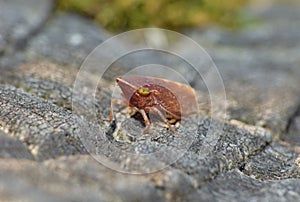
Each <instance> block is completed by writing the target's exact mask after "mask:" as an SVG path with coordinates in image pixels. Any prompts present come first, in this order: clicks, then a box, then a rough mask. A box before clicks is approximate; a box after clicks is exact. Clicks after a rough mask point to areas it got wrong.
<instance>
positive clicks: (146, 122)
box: [139, 109, 151, 133]
mask: <svg viewBox="0 0 300 202" xmlns="http://www.w3.org/2000/svg"><path fill="white" fill-rule="evenodd" d="M139 112H140V113H141V114H142V116H143V119H144V121H145V124H146V127H145V129H144V133H146V132H148V130H149V127H150V124H151V123H150V120H149V118H148V116H147V114H146V112H145V110H143V109H140V110H139Z"/></svg>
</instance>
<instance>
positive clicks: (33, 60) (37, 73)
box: [0, 0, 300, 201]
mask: <svg viewBox="0 0 300 202" xmlns="http://www.w3.org/2000/svg"><path fill="white" fill-rule="evenodd" d="M30 2H31V3H34V2H35V1H33V0H31V1H30ZM31 3H30V4H28V5H33V4H31ZM35 3H36V6H37V7H39V6H42V5H44V6H45V5H48V6H45V7H43V9H44V10H43V9H42V10H41V13H37V14H33V13H31V14H30V15H28V16H27V14H26V15H25V14H24V13H26V12H30V9H29V8H27V7H26V5H23V4H22V3H19V2H18V1H16V0H15V1H0V11H1V9H2V8H4V7H2V5H4V6H6V7H7V8H15V7H16V9H17V8H18V6H21V5H22V6H24V11H23V12H24V13H22V12H20V13H16V14H11V13H6V12H0V22H1V19H14V18H16V19H19V18H20V16H23V15H25V17H27V18H28V19H29V18H30V19H31V18H37V16H39V20H33V21H32V24H28V23H27V24H26V23H24V24H23V25H24V27H25V28H24V30H25V31H26V32H24V33H25V34H24V35H22V37H25V39H26V40H25V41H26V43H24V44H23V45H22V47H21V48H20V46H19V45H17V44H19V43H20V42H18V41H20V40H21V38H22V37H9V38H11V42H10V41H9V43H8V41H7V40H6V38H5V37H7V35H6V34H4V33H7V32H12V33H14V32H13V31H12V30H11V27H10V26H9V27H8V26H4V28H5V29H0V30H1V31H0V37H1V36H2V38H0V52H6V51H1V50H4V49H6V47H8V46H12V47H14V49H16V50H13V51H12V53H15V52H18V53H20V55H23V56H24V55H26V60H27V62H26V63H25V62H23V63H22V64H21V65H20V66H18V67H17V68H14V69H11V68H5V70H3V71H1V76H0V140H1V141H0V200H1V201H20V200H22V201H299V200H300V190H299V187H300V186H299V185H300V155H299V154H300V149H299V137H300V136H299V135H300V134H299V132H300V129H299V128H300V124H299V106H300V96H299V95H300V92H299V91H300V90H299V88H298V86H299V79H298V78H299V76H300V71H299V65H300V60H299V51H298V50H299V48H300V45H299V44H300V43H299V42H300V38H299V36H300V35H299V33H300V30H299V28H298V27H300V26H297V25H299V22H300V21H299V20H298V19H299V13H300V12H297V11H298V10H297V9H298V8H297V7H291V6H284V5H280V6H273V7H270V8H268V9H266V10H260V11H257V10H251V9H248V15H250V16H251V15H252V16H255V17H256V18H257V17H258V18H259V17H260V18H261V21H260V23H257V24H251V26H250V27H246V28H243V29H241V30H240V31H237V32H229V31H224V30H221V29H217V28H207V29H205V30H202V31H199V30H193V31H190V32H189V35H190V36H192V37H193V38H194V39H195V40H196V41H198V42H200V44H202V45H203V46H205V48H206V49H207V50H208V52H209V53H210V55H211V56H212V58H213V60H214V61H215V63H216V64H217V66H218V69H219V71H220V73H221V75H222V78H223V80H224V86H225V89H226V94H227V105H226V110H227V118H228V119H221V118H222V117H221V116H220V117H218V116H217V117H214V119H211V117H210V115H211V112H210V110H209V104H204V102H207V103H209V99H208V95H207V93H208V92H206V91H205V90H204V91H201V92H199V94H200V98H201V99H200V103H202V104H204V105H203V106H202V109H201V110H202V111H201V113H199V114H200V115H199V116H196V115H194V116H190V117H188V118H186V119H184V120H182V121H181V123H180V124H177V125H175V126H174V127H175V128H176V130H177V131H178V133H179V134H173V133H172V132H170V131H169V130H168V129H167V128H166V127H165V126H164V125H163V124H160V123H159V122H155V120H154V121H153V123H152V126H151V128H150V132H151V133H150V134H143V133H142V131H143V129H144V127H145V124H144V122H143V119H142V117H141V116H140V114H139V113H136V114H134V115H132V116H129V114H128V113H127V112H128V111H126V110H125V111H124V110H123V107H122V106H116V107H115V110H114V111H115V114H114V115H115V119H116V120H115V121H113V122H109V121H106V120H105V118H107V117H108V116H109V105H110V100H111V96H112V94H113V91H114V83H113V82H112V81H106V80H101V81H99V78H98V76H97V75H96V74H95V73H94V72H89V71H85V72H81V73H80V74H81V75H83V80H84V81H85V84H87V86H86V88H83V89H82V90H81V91H80V92H73V88H74V82H75V81H76V78H77V79H78V77H77V73H78V72H77V70H78V67H79V66H80V63H81V62H82V61H83V59H84V58H85V57H86V55H87V54H88V53H89V52H90V51H91V50H93V48H95V46H96V45H98V44H99V43H100V42H102V41H103V40H105V39H106V38H107V37H108V35H107V34H106V33H105V32H104V31H103V30H101V29H100V28H97V27H96V26H95V25H94V24H93V23H92V22H91V21H90V20H88V19H86V18H83V17H81V16H78V15H75V14H68V13H67V14H61V13H55V14H53V17H52V18H51V19H49V21H48V22H47V23H46V24H43V22H44V21H45V19H47V16H49V15H51V12H49V11H50V10H51V6H50V5H52V4H51V1H39V2H35ZM26 9H28V10H26ZM48 9H49V10H48ZM42 11H43V12H42ZM11 15H13V16H14V18H10V16H11ZM3 16H4V17H3ZM27 18H25V19H26V20H27ZM26 20H25V21H26ZM5 22H6V21H5ZM26 22H27V21H26ZM12 23H15V21H12ZM15 27H18V26H15ZM289 27H290V28H291V29H290V32H283V30H285V29H288V28H289ZM32 30H36V31H32ZM32 32H36V34H35V35H32V34H30V33H32ZM3 38H5V40H4V42H3V40H2V41H1V39H3ZM8 44H10V45H8ZM123 45H124V44H121V45H120V47H122V46H123ZM3 47H4V48H3ZM1 48H2V49H1ZM187 51H188V50H187ZM139 54H140V55H139ZM143 54H144V53H137V57H133V58H134V59H135V61H134V60H131V58H130V57H129V58H127V59H126V58H125V60H120V61H118V62H116V63H115V64H114V67H115V68H113V70H112V71H111V72H106V78H110V77H111V76H112V75H114V76H115V75H118V74H122V73H124V72H126V71H127V70H128V67H129V66H130V64H144V63H145V62H151V61H154V60H156V59H157V61H159V62H162V64H171V63H167V62H168V60H169V59H170V61H171V62H172V61H173V63H172V64H173V65H174V64H176V63H177V60H172V59H171V58H164V56H163V57H161V56H160V55H157V53H153V54H152V53H151V54H150V55H147V54H145V55H146V56H148V57H150V58H147V59H146V58H145V55H143ZM191 54H194V53H191ZM10 56H11V57H12V58H9V57H6V61H9V63H7V64H12V63H14V61H15V59H18V57H19V56H18V54H11V55H10ZM3 58H4V57H3V55H1V57H0V61H1V64H2V65H0V66H1V67H4V66H5V65H3V64H4V63H3V62H2V61H4V60H3ZM139 58H140V60H138V59H139ZM37 60H38V61H37ZM18 61H22V60H18ZM174 61H175V62H174ZM99 62H106V61H104V60H103V61H99ZM164 62H166V63H164ZM179 62H180V61H178V67H175V68H178V69H176V70H178V71H179V72H180V70H182V69H184V68H182V66H181V65H182V64H181V63H180V64H179ZM161 74H162V75H161V76H167V75H163V74H166V72H161ZM183 74H184V75H188V72H187V71H186V72H183ZM196 77H197V76H196V75H195V74H194V72H193V73H190V75H188V78H187V80H188V81H190V82H191V83H192V85H194V87H199V85H200V86H202V85H203V83H201V82H203V81H200V80H197V79H196ZM77 81H78V80H77ZM198 89H200V90H202V87H199V88H198ZM215 93H216V94H215V95H216V96H218V92H215ZM91 95H92V96H91ZM222 102H223V100H221V101H220V102H219V103H217V104H220V105H222V104H223V103H222ZM72 104H74V105H72ZM74 106H75V107H77V108H74ZM216 109H217V110H220V108H218V107H217V108H216ZM217 114H220V115H222V112H221V111H218V112H217ZM82 126H84V128H83V127H82ZM99 128H102V129H103V132H104V133H103V134H102V133H101V132H100V130H99ZM103 138H104V139H103ZM116 149H118V150H116ZM161 151H163V152H161ZM132 154H138V156H139V157H136V156H134V155H132ZM101 155H102V156H101ZM92 156H93V157H94V158H93V157H92ZM99 156H100V157H101V158H99ZM103 156H105V157H109V159H110V160H111V161H112V162H114V163H115V164H108V163H104V162H103V161H101V162H102V163H100V162H99V159H101V160H103ZM97 160H98V161H97ZM116 165H118V166H120V168H121V170H122V171H123V172H125V173H126V172H130V171H136V170H137V171H144V172H142V175H141V174H139V175H131V174H125V173H120V172H117V171H116V169H119V167H117V166H116ZM106 166H107V167H106ZM157 168H160V170H158V171H157V172H154V173H151V171H153V170H155V169H157ZM147 172H150V174H146V173H147Z"/></svg>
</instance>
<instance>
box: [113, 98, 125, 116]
mask: <svg viewBox="0 0 300 202" xmlns="http://www.w3.org/2000/svg"><path fill="white" fill-rule="evenodd" d="M115 104H118V105H123V106H127V103H126V102H125V101H123V100H119V99H113V100H112V101H111V103H110V113H109V120H110V121H112V120H113V117H114V114H113V113H114V111H113V107H114V105H115Z"/></svg>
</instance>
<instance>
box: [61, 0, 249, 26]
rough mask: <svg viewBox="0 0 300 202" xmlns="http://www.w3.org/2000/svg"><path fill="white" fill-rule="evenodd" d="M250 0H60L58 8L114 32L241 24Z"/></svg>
mask: <svg viewBox="0 0 300 202" xmlns="http://www.w3.org/2000/svg"><path fill="white" fill-rule="evenodd" d="M246 2H248V0H226V1H224V0H159V1H154V0H148V1H147V0H57V9H58V10H62V11H75V12H80V13H83V14H85V15H87V16H90V17H92V18H94V19H95V20H96V22H98V23H99V24H101V25H102V26H104V27H105V28H106V29H108V30H110V31H113V32H120V31H126V30H129V29H135V28H143V27H153V26H155V27H160V28H167V29H174V30H179V29H182V28H184V27H195V26H205V25H207V24H210V23H216V24H220V25H223V26H228V27H231V28H232V27H236V26H238V25H239V24H240V20H239V19H238V18H237V12H238V11H239V8H240V6H241V5H243V4H244V3H246Z"/></svg>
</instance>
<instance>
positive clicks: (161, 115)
mask: <svg viewBox="0 0 300 202" xmlns="http://www.w3.org/2000/svg"><path fill="white" fill-rule="evenodd" d="M151 110H153V111H154V112H156V113H157V114H158V115H159V116H160V118H162V120H163V121H164V122H165V123H166V124H167V125H168V128H169V129H170V130H171V131H172V132H173V133H175V130H174V128H173V127H172V126H171V125H170V123H169V121H168V119H167V118H166V117H165V116H164V115H163V114H162V113H161V111H160V110H159V109H157V108H156V107H153V108H151Z"/></svg>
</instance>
